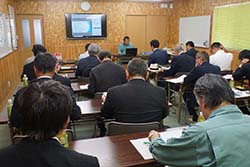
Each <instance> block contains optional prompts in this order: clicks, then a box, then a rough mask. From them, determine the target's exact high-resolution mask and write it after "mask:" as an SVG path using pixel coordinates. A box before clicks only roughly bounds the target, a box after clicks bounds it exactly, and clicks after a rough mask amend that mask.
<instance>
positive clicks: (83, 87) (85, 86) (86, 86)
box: [80, 84, 89, 90]
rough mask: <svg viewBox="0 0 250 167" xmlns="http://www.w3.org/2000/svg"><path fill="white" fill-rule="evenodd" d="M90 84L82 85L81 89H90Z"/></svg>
mask: <svg viewBox="0 0 250 167" xmlns="http://www.w3.org/2000/svg"><path fill="white" fill-rule="evenodd" d="M88 86H89V84H86V85H80V89H81V90H85V89H88Z"/></svg>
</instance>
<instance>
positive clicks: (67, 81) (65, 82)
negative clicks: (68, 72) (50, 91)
mask: <svg viewBox="0 0 250 167" xmlns="http://www.w3.org/2000/svg"><path fill="white" fill-rule="evenodd" d="M52 79H53V80H55V81H59V82H61V83H62V84H63V85H65V86H68V87H69V88H71V89H72V87H71V82H70V79H68V78H66V77H62V76H60V75H58V74H57V73H55V75H54V76H53V78H52Z"/></svg>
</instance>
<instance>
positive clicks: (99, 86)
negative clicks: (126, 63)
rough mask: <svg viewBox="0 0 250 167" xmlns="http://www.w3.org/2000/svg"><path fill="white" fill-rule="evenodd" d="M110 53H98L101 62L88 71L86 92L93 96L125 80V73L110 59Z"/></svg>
mask: <svg viewBox="0 0 250 167" xmlns="http://www.w3.org/2000/svg"><path fill="white" fill-rule="evenodd" d="M111 58H112V55H111V53H110V52H108V51H102V52H101V53H100V54H99V59H100V60H101V62H102V63H101V64H100V65H98V66H96V67H95V68H93V69H92V70H91V72H90V77H89V79H90V83H89V87H88V92H89V93H90V94H91V95H92V96H94V94H95V93H96V92H107V91H108V89H109V88H111V87H114V86H117V85H121V84H124V83H126V82H127V78H126V73H125V70H124V69H123V67H122V66H120V65H118V64H115V63H113V62H112V61H111Z"/></svg>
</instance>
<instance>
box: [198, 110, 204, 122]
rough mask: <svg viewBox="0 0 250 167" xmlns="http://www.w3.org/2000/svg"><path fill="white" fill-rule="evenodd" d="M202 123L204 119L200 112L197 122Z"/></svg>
mask: <svg viewBox="0 0 250 167" xmlns="http://www.w3.org/2000/svg"><path fill="white" fill-rule="evenodd" d="M203 121H205V118H204V116H203V114H202V112H200V115H199V117H198V122H203Z"/></svg>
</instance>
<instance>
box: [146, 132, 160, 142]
mask: <svg viewBox="0 0 250 167" xmlns="http://www.w3.org/2000/svg"><path fill="white" fill-rule="evenodd" d="M159 137H161V136H160V133H159V132H157V131H155V130H151V131H150V132H149V134H148V140H149V141H152V140H154V139H156V138H159Z"/></svg>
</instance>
